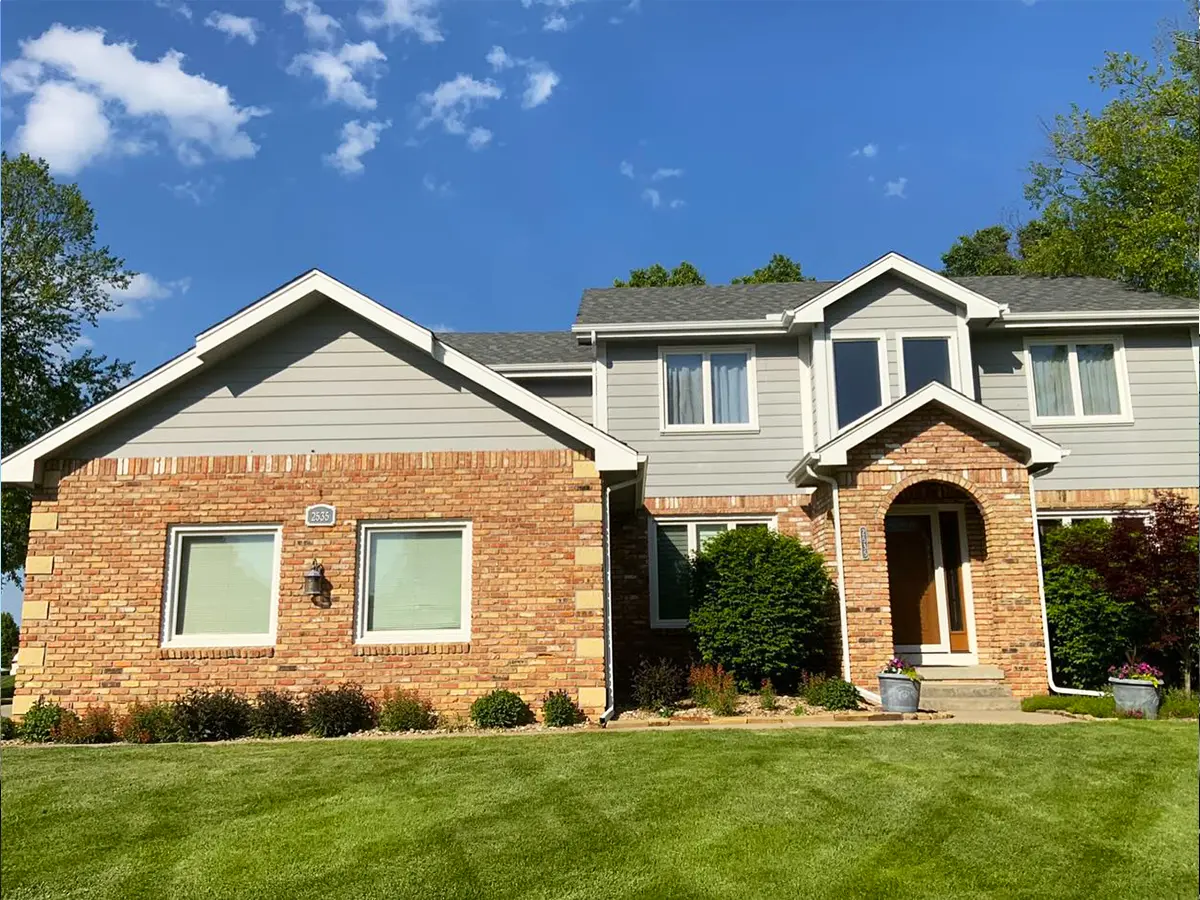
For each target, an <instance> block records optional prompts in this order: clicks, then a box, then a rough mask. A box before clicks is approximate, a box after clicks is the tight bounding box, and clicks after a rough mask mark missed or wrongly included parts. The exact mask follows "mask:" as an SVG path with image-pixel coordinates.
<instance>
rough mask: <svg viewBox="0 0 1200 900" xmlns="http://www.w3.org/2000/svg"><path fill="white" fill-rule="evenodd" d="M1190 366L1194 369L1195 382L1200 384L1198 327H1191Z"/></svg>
mask: <svg viewBox="0 0 1200 900" xmlns="http://www.w3.org/2000/svg"><path fill="white" fill-rule="evenodd" d="M1191 331H1192V334H1191V339H1192V367H1193V368H1194V369H1195V370H1196V383H1197V384H1200V328H1195V327H1193V328H1192V330H1191Z"/></svg>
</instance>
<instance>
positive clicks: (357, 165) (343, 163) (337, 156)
mask: <svg viewBox="0 0 1200 900" xmlns="http://www.w3.org/2000/svg"><path fill="white" fill-rule="evenodd" d="M391 124H392V123H391V120H388V121H386V122H378V121H375V122H367V123H366V124H365V125H364V124H363V123H361V122H359V121H358V120H357V119H354V120H352V121H350V122H347V123H346V124H345V125H343V126H342V134H341V138H342V142H341V143H340V144H338V148H337V149H336V150H334V151H333V152H332V153H330V154H327V155H326V156H325V162H326V163H327V164H328V165H331V166H333V167H334V168H335V169H337V170H338V171H339V172H341V173H342V174H343V175H357V174H359V173H360V172H362V170H363V164H362V158H363V156H364V155H365V154H367V153H369V152H371V151H372V150H374V149H375V145H376V144H378V143H379V135H380V134H381V133H382V132H383V129H385V128H389V127H391Z"/></svg>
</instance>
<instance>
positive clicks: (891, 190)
mask: <svg viewBox="0 0 1200 900" xmlns="http://www.w3.org/2000/svg"><path fill="white" fill-rule="evenodd" d="M907 187H908V179H907V178H904V177H903V176H902V177H900V178H897V179H896V180H895V181H889V182H887V183H886V184H885V185H884V186H883V196H885V197H899V198H900V199H901V200H905V199H907V198H908V194H906V193H904V190H905V188H907Z"/></svg>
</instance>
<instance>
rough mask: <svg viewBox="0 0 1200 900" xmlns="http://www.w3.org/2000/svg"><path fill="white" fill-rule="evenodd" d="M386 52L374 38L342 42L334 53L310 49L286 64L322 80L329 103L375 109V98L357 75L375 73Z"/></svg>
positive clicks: (295, 72) (297, 72) (293, 70)
mask: <svg viewBox="0 0 1200 900" xmlns="http://www.w3.org/2000/svg"><path fill="white" fill-rule="evenodd" d="M386 61H387V56H385V55H384V53H383V51H382V50H380V49H379V47H378V46H376V44H375V42H374V41H363V42H362V43H361V44H343V45H342V46H341V48H340V49H339V50H338V51H337V52H336V53H331V52H330V51H328V50H310V51H309V52H307V53H301V54H299V55H298V56H296V58H295V59H293V60H292V62H291V65H289V66H288V74H290V75H301V74H303V73H305V72H308V73H310V74H312V75H314V76H316V77H317V78H319V79H321V80H322V81H324V82H325V100H326V101H327V102H329V103H333V102H335V101H336V102H339V103H345V104H346V105H347V106H349V107H351V108H352V109H374V108H375V98H374V97H372V96H371V95H370V94H369V93H368V92H367V88H366V87H365V86H364V85H363V84H362V82H360V81H359V80H358V76H365V77H368V78H374V77H377V76H378V65H379V64H380V63H383V62H386Z"/></svg>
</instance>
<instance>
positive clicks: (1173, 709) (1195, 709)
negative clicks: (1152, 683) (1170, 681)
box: [1158, 688, 1200, 719]
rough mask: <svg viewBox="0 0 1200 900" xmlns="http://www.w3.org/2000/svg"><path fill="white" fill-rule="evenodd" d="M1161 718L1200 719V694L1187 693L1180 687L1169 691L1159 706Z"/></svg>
mask: <svg viewBox="0 0 1200 900" xmlns="http://www.w3.org/2000/svg"><path fill="white" fill-rule="evenodd" d="M1158 717H1159V718H1160V719H1200V694H1186V693H1184V692H1183V691H1181V690H1179V689H1178V688H1174V689H1172V690H1169V691H1167V692H1166V693H1165V694H1164V695H1163V698H1162V703H1160V704H1159V707H1158Z"/></svg>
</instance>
